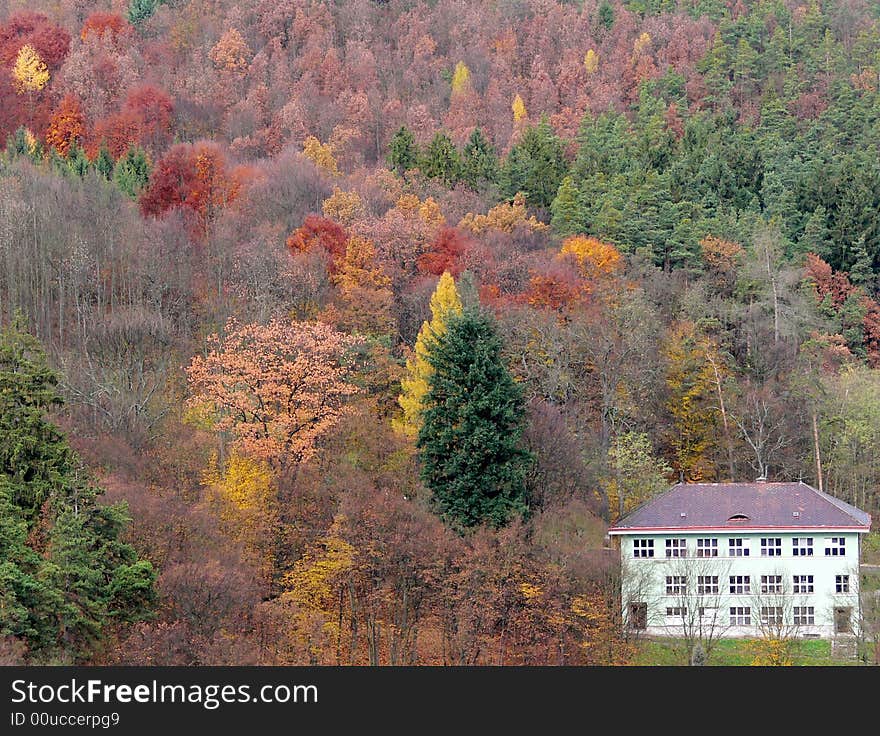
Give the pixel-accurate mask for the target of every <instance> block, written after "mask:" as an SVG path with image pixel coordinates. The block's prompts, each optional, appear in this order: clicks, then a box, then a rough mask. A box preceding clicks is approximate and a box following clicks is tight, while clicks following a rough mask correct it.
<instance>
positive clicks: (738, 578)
mask: <svg viewBox="0 0 880 736" xmlns="http://www.w3.org/2000/svg"><path fill="white" fill-rule="evenodd" d="M728 587H729V590H730V595H751V592H752V576H751V575H730V576H729V580H728ZM736 588H741V590H736Z"/></svg>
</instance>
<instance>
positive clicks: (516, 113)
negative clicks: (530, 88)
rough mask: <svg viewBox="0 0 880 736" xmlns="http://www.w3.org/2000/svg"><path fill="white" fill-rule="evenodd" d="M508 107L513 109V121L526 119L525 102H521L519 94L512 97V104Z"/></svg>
mask: <svg viewBox="0 0 880 736" xmlns="http://www.w3.org/2000/svg"><path fill="white" fill-rule="evenodd" d="M510 109H511V110H512V111H513V122H514V123H518V122H520V121H522V120H525V119H526V115H527V113H526V103H525V102H523V98H522V97H520V96H519V95H517V96H516V97H514V98H513V104H512V105H511V106H510Z"/></svg>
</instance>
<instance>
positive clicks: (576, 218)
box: [550, 176, 584, 237]
mask: <svg viewBox="0 0 880 736" xmlns="http://www.w3.org/2000/svg"><path fill="white" fill-rule="evenodd" d="M550 211H551V212H552V213H553V218H552V219H551V220H550V225H551V226H552V227H553V230H554V231H555V232H556V234H557V235H561V236H562V237H565V236H567V235H574V234H575V233H579V232H583V229H584V211H583V207H581V203H580V192H579V191H578V189H577V187H576V186H575V185H574V180H573V179H572V178H571V177H570V176H566V177H565V178H564V179H563V180H562V184H560V185H559V192H557V194H556V198H555V199H554V200H553V203H552V204H551V205H550Z"/></svg>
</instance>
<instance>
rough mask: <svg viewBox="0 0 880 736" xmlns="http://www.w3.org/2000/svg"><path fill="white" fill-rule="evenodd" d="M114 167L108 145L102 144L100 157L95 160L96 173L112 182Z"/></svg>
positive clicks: (99, 152)
mask: <svg viewBox="0 0 880 736" xmlns="http://www.w3.org/2000/svg"><path fill="white" fill-rule="evenodd" d="M113 167H114V163H113V157H112V156H111V155H110V151H109V150H107V146H106V145H104V144H101V150H100V151H98V155H97V157H96V158H95V171H97V172H98V173H99V174H100V175H101V176H103V177H104V178H105V179H106V180H107V181H110V177H111V176H113Z"/></svg>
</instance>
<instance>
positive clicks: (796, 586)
mask: <svg viewBox="0 0 880 736" xmlns="http://www.w3.org/2000/svg"><path fill="white" fill-rule="evenodd" d="M802 578H806V580H803V581H801V579H802ZM814 580H815V577H814V576H813V575H809V574H806V575H792V576H791V583H792V586H793V588H792V592H793V593H795V594H797V595H809V594H811V593H815V592H816V585H815V582H814ZM801 586H806V587H807V590H803V589H802V587H801Z"/></svg>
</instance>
